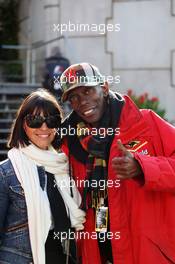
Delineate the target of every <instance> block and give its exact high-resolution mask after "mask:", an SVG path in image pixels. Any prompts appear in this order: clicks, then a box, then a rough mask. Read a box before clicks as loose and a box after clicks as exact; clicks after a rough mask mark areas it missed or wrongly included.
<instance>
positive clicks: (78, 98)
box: [68, 83, 109, 127]
mask: <svg viewBox="0 0 175 264" xmlns="http://www.w3.org/2000/svg"><path fill="white" fill-rule="evenodd" d="M108 90H109V88H108V85H107V83H106V84H104V85H103V86H100V85H97V86H95V87H86V86H81V87H77V88H75V89H74V90H73V91H71V92H70V93H69V94H68V100H69V102H70V103H71V106H72V108H73V110H74V111H75V112H76V113H77V114H78V115H79V116H80V117H81V118H82V119H83V120H84V121H85V122H87V123H89V124H91V125H92V126H93V127H96V126H97V125H98V122H99V120H100V119H101V117H102V115H103V113H104V110H105V100H104V96H107V94H108Z"/></svg>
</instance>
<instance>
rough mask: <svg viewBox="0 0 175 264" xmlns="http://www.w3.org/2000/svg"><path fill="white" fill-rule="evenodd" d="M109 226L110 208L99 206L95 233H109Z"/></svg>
mask: <svg viewBox="0 0 175 264" xmlns="http://www.w3.org/2000/svg"><path fill="white" fill-rule="evenodd" d="M107 225H108V207H105V206H99V207H97V208H96V221H95V231H96V232H103V233H104V232H107Z"/></svg>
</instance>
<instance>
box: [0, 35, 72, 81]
mask: <svg viewBox="0 0 175 264" xmlns="http://www.w3.org/2000/svg"><path fill="white" fill-rule="evenodd" d="M62 39H63V40H64V45H63V46H64V48H66V47H67V46H68V41H69V40H68V37H66V36H63V35H62V36H60V37H57V38H55V39H52V40H49V41H46V42H39V43H34V44H32V45H1V46H0V48H1V50H4V51H6V50H11V51H14V52H15V51H16V50H18V52H19V57H20V59H19V60H8V61H7V60H6V61H4V60H0V82H9V81H8V80H9V79H10V80H11V79H12V80H15V81H13V82H23V83H26V84H29V83H32V84H34V83H40V82H41V76H42V70H43V67H44V61H45V58H46V49H47V48H48V46H49V45H50V46H53V44H54V45H55V46H59V41H60V40H62ZM4 65H7V68H8V66H9V67H12V72H13V69H15V67H16V69H17V68H18V66H17V65H19V68H20V67H21V68H22V71H23V73H22V74H21V75H20V74H14V73H8V74H6V73H4V72H3V68H4ZM16 71H17V70H16ZM10 82H11V81H10Z"/></svg>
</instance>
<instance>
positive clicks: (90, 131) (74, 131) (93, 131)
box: [57, 125, 120, 138]
mask: <svg viewBox="0 0 175 264" xmlns="http://www.w3.org/2000/svg"><path fill="white" fill-rule="evenodd" d="M57 134H58V135H59V136H60V137H61V138H63V137H64V136H75V135H78V136H83V135H88V136H98V137H99V138H105V137H106V136H119V135H120V128H119V127H116V128H113V127H108V128H105V127H100V128H96V127H92V128H88V127H80V126H78V127H77V128H75V127H72V126H70V125H69V126H68V127H61V128H58V130H57Z"/></svg>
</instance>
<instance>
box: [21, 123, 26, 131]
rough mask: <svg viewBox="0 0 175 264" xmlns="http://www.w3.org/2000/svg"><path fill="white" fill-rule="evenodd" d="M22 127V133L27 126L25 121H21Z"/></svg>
mask: <svg viewBox="0 0 175 264" xmlns="http://www.w3.org/2000/svg"><path fill="white" fill-rule="evenodd" d="M22 126H23V129H24V131H25V132H26V126H27V125H26V121H23V125H22Z"/></svg>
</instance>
